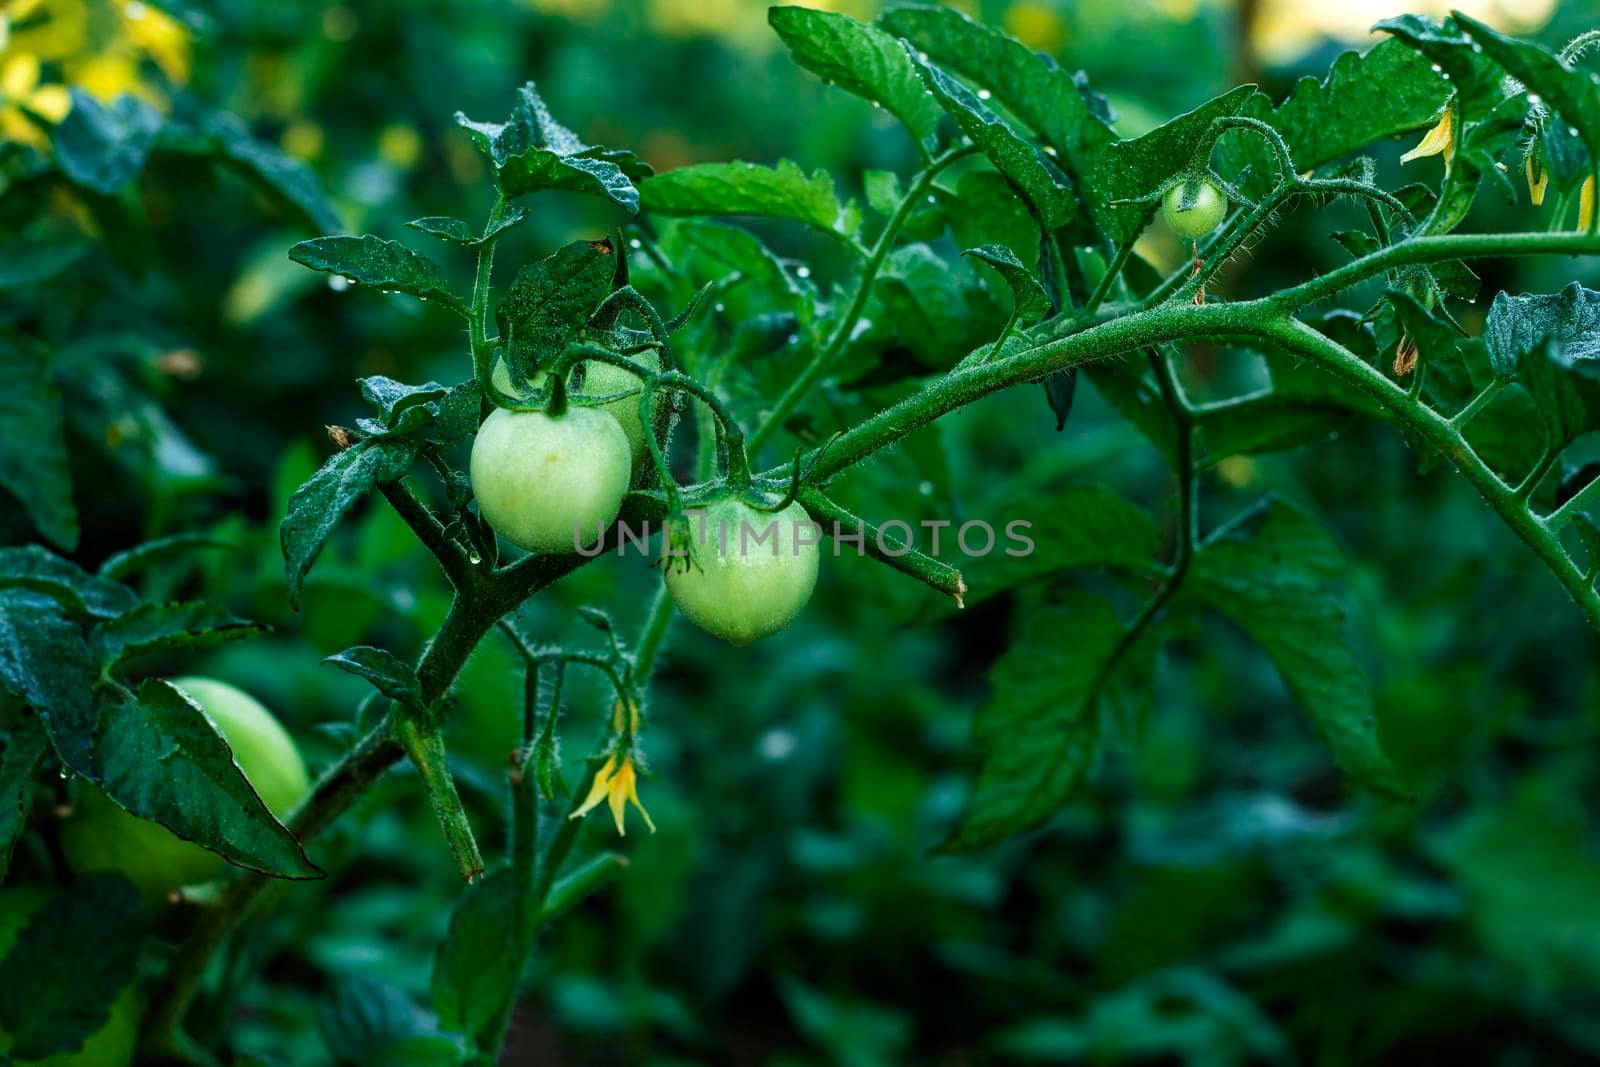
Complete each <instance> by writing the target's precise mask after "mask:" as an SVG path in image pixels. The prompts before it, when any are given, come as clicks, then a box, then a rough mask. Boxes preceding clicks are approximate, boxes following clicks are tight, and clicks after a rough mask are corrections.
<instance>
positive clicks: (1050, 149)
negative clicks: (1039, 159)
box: [1044, 144, 1056, 156]
mask: <svg viewBox="0 0 1600 1067" xmlns="http://www.w3.org/2000/svg"><path fill="white" fill-rule="evenodd" d="M1044 154H1045V155H1047V156H1053V155H1055V154H1056V146H1055V145H1053V144H1047V145H1045V146H1044Z"/></svg>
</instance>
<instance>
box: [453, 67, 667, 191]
mask: <svg viewBox="0 0 1600 1067" xmlns="http://www.w3.org/2000/svg"><path fill="white" fill-rule="evenodd" d="M456 122H457V124H458V125H460V126H461V127H462V128H463V129H465V130H466V131H467V133H468V134H469V135H470V136H471V137H472V139H473V142H474V143H475V144H476V145H477V146H478V149H479V150H480V151H481V152H483V153H484V155H486V156H488V157H489V162H490V164H491V166H493V168H494V175H495V184H496V185H498V186H499V187H500V191H501V192H502V193H503V194H504V195H505V196H506V198H507V199H511V198H514V197H518V196H523V195H525V194H528V193H535V192H538V191H539V190H541V189H568V190H571V191H573V192H580V193H593V194H595V195H598V196H602V197H604V198H606V199H608V200H611V201H614V202H615V203H617V204H620V205H621V206H622V207H624V208H626V209H627V210H628V211H629V212H637V211H638V210H639V192H638V190H637V189H635V188H634V185H633V182H632V181H630V180H629V176H630V174H633V175H636V176H639V177H643V176H644V175H646V174H648V173H649V168H648V167H646V166H644V165H643V164H642V163H640V162H639V161H638V159H637V158H636V157H634V156H633V154H632V153H629V152H614V151H609V150H605V149H600V148H592V147H590V146H588V145H586V144H584V143H583V142H582V141H580V140H578V138H577V135H576V134H574V133H573V132H572V131H571V130H569V129H567V128H566V127H565V126H563V125H561V124H560V123H559V122H557V121H555V119H554V118H552V117H551V115H550V111H549V109H548V108H547V107H545V103H544V100H543V99H542V98H541V97H540V96H539V92H538V90H537V89H536V88H534V84H533V83H532V82H528V83H526V84H525V85H523V86H522V88H521V89H519V90H518V93H517V103H516V106H515V107H514V108H513V109H512V112H511V118H510V119H509V120H508V121H506V122H504V123H493V122H474V121H472V120H471V119H469V118H467V117H466V116H465V115H463V114H461V113H460V112H457V113H456Z"/></svg>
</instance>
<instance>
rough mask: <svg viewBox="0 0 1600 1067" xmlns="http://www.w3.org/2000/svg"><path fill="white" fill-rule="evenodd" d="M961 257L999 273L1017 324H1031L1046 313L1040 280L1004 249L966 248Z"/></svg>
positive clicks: (1047, 302)
mask: <svg viewBox="0 0 1600 1067" xmlns="http://www.w3.org/2000/svg"><path fill="white" fill-rule="evenodd" d="M961 254H962V255H963V256H968V257H970V258H972V259H975V260H978V261H979V262H982V263H987V264H988V265H989V266H991V267H993V268H994V269H995V270H996V271H997V272H999V274H1000V277H1002V278H1004V279H1005V283H1006V284H1007V285H1008V286H1010V287H1011V297H1012V299H1013V300H1014V301H1015V304H1014V306H1015V307H1016V311H1017V318H1018V319H1019V320H1020V321H1022V322H1033V321H1035V320H1036V319H1038V318H1040V317H1041V316H1042V315H1044V313H1045V312H1046V311H1047V310H1048V309H1049V307H1050V295H1049V294H1048V293H1046V292H1045V291H1044V285H1043V284H1042V283H1041V282H1040V281H1039V276H1038V275H1037V274H1035V273H1034V272H1033V271H1032V270H1030V269H1029V268H1028V267H1027V266H1026V265H1025V264H1024V263H1023V262H1022V260H1020V259H1018V258H1017V254H1016V253H1015V252H1013V251H1011V249H1009V248H1007V247H1006V246H1005V245H982V246H981V247H978V248H969V249H967V250H966V251H964V252H962V253H961Z"/></svg>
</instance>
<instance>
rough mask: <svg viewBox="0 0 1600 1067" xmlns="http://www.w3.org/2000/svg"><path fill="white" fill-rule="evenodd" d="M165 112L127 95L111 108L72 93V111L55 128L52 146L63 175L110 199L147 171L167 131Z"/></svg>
mask: <svg viewBox="0 0 1600 1067" xmlns="http://www.w3.org/2000/svg"><path fill="white" fill-rule="evenodd" d="M162 122H163V120H162V118H161V112H159V111H157V110H156V109H155V108H154V107H152V106H150V105H149V104H147V103H146V102H145V101H144V100H142V99H140V98H139V97H137V96H133V95H131V94H126V93H125V94H123V95H122V96H119V97H117V99H116V100H114V101H112V102H111V104H109V105H106V104H102V103H100V101H99V100H97V99H95V98H94V96H92V95H91V94H89V93H87V92H84V91H83V90H82V89H78V88H74V89H73V90H72V110H71V111H69V112H67V117H66V118H64V119H62V120H61V122H60V123H59V124H57V126H56V127H55V132H54V133H53V135H52V138H51V140H52V143H53V145H54V148H55V154H56V162H57V163H58V164H60V166H61V171H62V173H64V174H65V175H66V176H67V177H68V178H70V179H71V180H72V181H74V182H76V183H77V184H78V185H82V186H86V187H87V188H89V189H92V190H94V191H95V192H97V193H100V194H102V195H104V196H111V195H112V194H114V193H116V192H117V191H118V190H120V189H121V188H122V187H123V186H124V185H126V184H128V182H129V181H131V180H132V179H133V177H134V176H135V175H137V174H138V173H139V171H141V170H143V169H144V163H145V159H146V158H147V157H148V156H149V155H150V149H151V148H152V147H153V146H154V144H155V140H156V134H157V133H159V132H160V130H161V125H162Z"/></svg>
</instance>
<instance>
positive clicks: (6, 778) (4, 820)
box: [0, 716, 50, 881]
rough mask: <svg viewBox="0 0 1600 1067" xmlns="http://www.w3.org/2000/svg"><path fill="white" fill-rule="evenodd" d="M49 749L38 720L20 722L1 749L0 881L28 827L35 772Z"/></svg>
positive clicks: (28, 718)
mask: <svg viewBox="0 0 1600 1067" xmlns="http://www.w3.org/2000/svg"><path fill="white" fill-rule="evenodd" d="M49 747H50V742H49V739H48V738H46V737H45V735H44V727H43V726H42V725H41V724H40V722H39V720H38V719H37V718H35V717H32V716H29V717H27V718H24V719H21V720H20V721H18V723H17V725H16V726H15V727H14V728H13V729H12V730H11V733H10V735H9V736H8V737H7V738H6V740H5V748H4V750H0V881H4V879H5V876H6V871H7V869H8V868H9V867H10V865H11V849H12V846H14V845H15V844H16V843H17V838H18V837H21V836H22V831H23V829H24V828H25V827H26V826H27V825H28V810H29V808H31V807H32V806H33V772H34V771H35V770H36V769H37V768H38V766H39V761H40V760H42V759H44V754H45V751H46V750H47V749H48V748H49Z"/></svg>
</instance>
